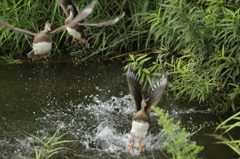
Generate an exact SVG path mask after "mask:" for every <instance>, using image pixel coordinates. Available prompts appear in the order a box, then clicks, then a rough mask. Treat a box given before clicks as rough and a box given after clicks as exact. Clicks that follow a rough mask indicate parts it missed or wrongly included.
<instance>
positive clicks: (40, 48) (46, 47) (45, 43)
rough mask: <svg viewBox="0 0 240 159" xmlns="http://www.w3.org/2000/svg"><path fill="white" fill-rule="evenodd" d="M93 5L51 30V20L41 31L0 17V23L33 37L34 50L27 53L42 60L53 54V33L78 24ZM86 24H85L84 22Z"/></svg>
mask: <svg viewBox="0 0 240 159" xmlns="http://www.w3.org/2000/svg"><path fill="white" fill-rule="evenodd" d="M93 5H94V4H92V5H90V6H89V7H87V8H85V9H84V10H83V11H82V12H81V13H79V14H78V15H77V16H76V17H75V18H74V19H73V20H72V21H71V22H70V23H68V24H66V25H62V26H59V27H58V28H56V29H54V30H51V24H50V23H49V22H46V23H45V27H44V30H42V31H40V32H39V33H33V32H31V31H28V30H25V29H21V28H17V27H14V26H12V25H10V24H8V23H7V22H5V21H4V20H2V19H1V18H0V25H3V26H5V27H7V28H9V29H11V30H14V31H17V32H19V33H22V34H25V35H27V36H28V37H29V38H31V39H33V43H32V50H31V51H30V52H29V53H28V54H27V57H28V58H29V59H32V60H41V59H42V58H45V59H46V58H47V57H48V56H50V55H51V53H50V50H51V48H52V34H54V33H56V32H58V31H60V30H62V29H65V28H67V27H71V26H72V25H76V24H77V23H78V22H79V21H82V20H83V19H85V18H86V17H87V16H89V15H90V14H91V13H92V11H93ZM83 25H84V24H83Z"/></svg>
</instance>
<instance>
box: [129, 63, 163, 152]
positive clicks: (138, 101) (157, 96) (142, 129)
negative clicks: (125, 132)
mask: <svg viewBox="0 0 240 159" xmlns="http://www.w3.org/2000/svg"><path fill="white" fill-rule="evenodd" d="M126 76H127V83H128V87H129V90H130V94H131V96H132V98H133V101H134V104H135V113H134V115H133V117H132V127H131V131H130V135H131V137H130V141H129V146H128V149H129V150H130V151H132V150H134V141H135V139H138V141H140V142H141V144H140V145H139V147H138V151H139V152H143V151H144V150H145V147H144V145H145V138H146V136H147V133H148V129H149V124H150V116H149V114H150V112H151V107H152V106H155V105H157V104H158V102H159V101H160V100H161V97H162V94H163V92H164V90H165V87H166V85H167V74H163V75H162V77H161V79H160V80H159V81H158V82H157V83H156V84H155V85H154V86H153V87H152V90H151V93H150V98H149V99H148V100H145V98H144V97H143V94H142V92H141V85H140V83H139V78H138V76H137V75H136V74H135V70H134V69H133V66H132V65H131V64H129V65H128V69H127V73H126Z"/></svg>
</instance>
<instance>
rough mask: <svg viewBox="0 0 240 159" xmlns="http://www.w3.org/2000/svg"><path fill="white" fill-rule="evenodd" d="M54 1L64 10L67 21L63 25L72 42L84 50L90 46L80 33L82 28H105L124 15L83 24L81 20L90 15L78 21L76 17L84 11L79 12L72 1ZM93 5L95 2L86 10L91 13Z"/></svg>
mask: <svg viewBox="0 0 240 159" xmlns="http://www.w3.org/2000/svg"><path fill="white" fill-rule="evenodd" d="M56 1H57V3H58V4H59V5H60V6H61V8H62V9H63V10H64V12H65V14H66V16H67V19H66V20H65V25H67V26H68V27H66V29H67V31H68V33H69V34H70V35H71V36H72V37H73V40H74V41H79V43H80V44H84V45H85V47H86V48H90V45H89V44H88V42H87V40H86V39H85V34H84V33H83V31H82V26H96V27H103V26H107V25H113V24H115V23H117V22H118V21H119V20H120V19H121V18H122V17H123V16H124V15H125V13H123V14H122V15H121V16H119V17H117V18H115V19H113V20H109V21H105V22H100V23H83V22H82V21H83V19H85V18H86V17H87V16H89V15H90V13H89V14H88V15H87V14H86V17H84V18H82V19H79V18H77V17H78V15H79V14H82V12H84V11H85V9H84V10H83V11H81V12H80V11H79V9H78V7H77V6H76V4H75V3H74V1H73V0H56ZM95 5H96V1H93V2H92V3H91V4H90V5H89V6H88V7H87V9H88V10H89V9H91V11H92V10H93V9H94V7H95ZM72 21H75V22H72Z"/></svg>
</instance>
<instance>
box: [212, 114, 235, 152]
mask: <svg viewBox="0 0 240 159" xmlns="http://www.w3.org/2000/svg"><path fill="white" fill-rule="evenodd" d="M239 126H240V112H238V113H236V114H235V115H233V116H231V117H229V118H228V119H226V120H225V121H223V122H221V124H220V125H219V126H218V127H217V128H216V130H215V134H212V135H211V136H213V137H215V138H216V139H218V140H220V141H219V142H217V143H218V144H225V145H227V146H228V147H230V148H231V149H232V150H233V151H234V152H235V153H237V154H238V155H240V140H239V139H234V138H233V137H232V136H231V130H236V129H239ZM219 130H221V131H222V133H221V134H217V131H219ZM226 135H227V136H228V137H225V136H226Z"/></svg>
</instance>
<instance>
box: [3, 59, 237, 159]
mask: <svg viewBox="0 0 240 159" xmlns="http://www.w3.org/2000/svg"><path fill="white" fill-rule="evenodd" d="M123 66H124V65H123V64H114V63H107V64H100V63H91V64H85V63H71V62H68V63H67V62H66V63H40V64H32V63H25V64H19V65H2V66H0V88H1V89H0V96H1V99H0V158H3V159H5V158H6V159H12V158H17V157H18V156H27V157H34V146H35V144H34V141H33V138H32V137H30V136H27V135H25V134H24V133H23V132H24V131H27V132H29V133H31V134H33V135H35V136H37V137H39V138H42V137H43V136H44V135H43V134H49V135H48V136H51V135H53V133H54V132H55V131H56V130H57V129H60V133H59V135H61V134H63V133H64V132H67V131H70V133H69V134H68V135H67V136H66V138H64V139H75V140H80V141H79V142H77V143H70V144H65V146H67V147H70V148H72V149H74V150H76V152H72V151H62V152H60V153H58V154H56V155H55V156H54V157H53V158H58V159H69V158H71V159H98V158H101V159H114V158H123V159H125V158H129V159H131V158H134V159H135V158H136V159H140V158H141V157H145V158H149V159H152V158H154V157H155V158H166V157H164V156H163V155H162V153H163V152H165V149H164V146H163V142H164V141H165V140H166V139H165V138H164V137H163V134H162V133H161V132H160V131H159V129H160V128H161V127H160V126H159V125H157V116H156V114H154V113H152V114H151V118H152V123H151V126H150V131H149V134H148V137H147V139H146V151H145V152H144V153H143V154H139V153H138V152H132V153H130V152H129V151H128V150H127V145H128V142H129V131H130V128H131V117H132V115H133V112H134V107H133V101H132V99H131V97H130V95H129V90H128V87H127V83H126V77H125V75H123V73H124V70H123V69H122V67H123ZM158 105H159V106H161V108H164V109H166V110H167V111H168V112H169V113H170V114H171V115H172V116H173V117H174V118H175V119H176V120H181V123H182V126H183V127H185V128H186V130H187V131H188V132H190V133H191V134H192V135H191V138H190V140H191V141H193V142H196V143H197V144H198V145H202V146H204V147H205V149H204V151H202V153H201V154H200V155H199V157H202V158H204V159H226V158H228V159H229V158H236V157H237V156H236V154H234V153H233V152H232V150H230V149H229V148H228V147H227V146H225V145H219V144H214V142H215V141H216V140H215V139H213V138H212V137H209V136H206V135H205V134H209V133H213V131H214V128H215V127H216V126H217V125H218V124H219V118H218V117H217V116H215V115H213V114H211V113H209V112H208V110H207V108H206V107H204V106H201V105H198V104H197V103H194V102H190V103H189V102H186V101H181V100H175V99H174V96H173V95H171V93H165V94H164V96H163V100H162V101H161V102H160V103H159V104H158ZM45 136H46V135H45Z"/></svg>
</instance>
